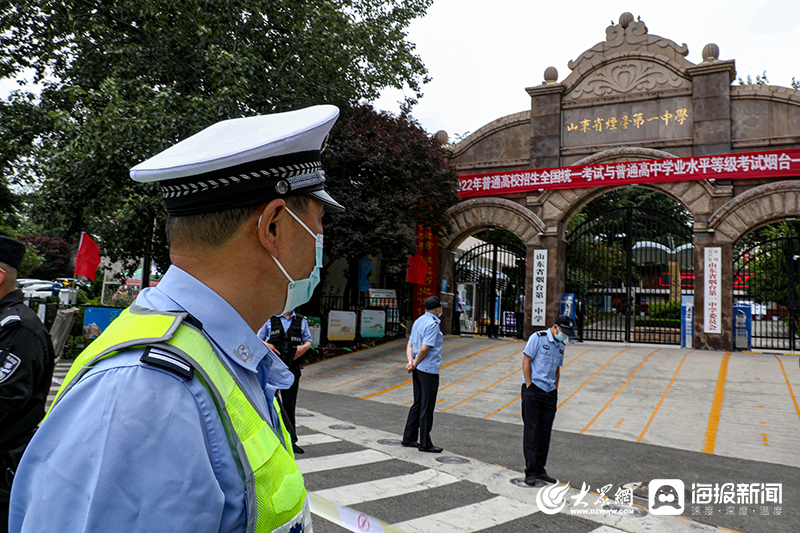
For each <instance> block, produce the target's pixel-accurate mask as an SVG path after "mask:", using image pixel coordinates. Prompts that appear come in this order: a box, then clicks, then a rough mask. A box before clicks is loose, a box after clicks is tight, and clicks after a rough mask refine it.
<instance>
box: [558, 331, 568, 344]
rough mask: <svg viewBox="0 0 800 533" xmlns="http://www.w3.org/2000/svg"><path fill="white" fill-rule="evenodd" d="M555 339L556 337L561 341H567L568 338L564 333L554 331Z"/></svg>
mask: <svg viewBox="0 0 800 533" xmlns="http://www.w3.org/2000/svg"><path fill="white" fill-rule="evenodd" d="M556 339H558V340H559V341H561V342H567V339H569V337H568V336H567V334H566V333H562V332H561V331H559V332H558V333H556Z"/></svg>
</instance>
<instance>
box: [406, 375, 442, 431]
mask: <svg viewBox="0 0 800 533" xmlns="http://www.w3.org/2000/svg"><path fill="white" fill-rule="evenodd" d="M411 378H412V381H413V383H414V403H413V404H411V409H409V410H408V419H407V420H406V429H405V431H404V432H403V442H414V441H416V440H417V435H419V445H420V446H423V447H428V446H433V443H432V442H431V428H432V427H433V409H434V407H436V394H437V393H438V392H439V374H429V373H427V372H422V371H421V370H416V369H415V370H413V371H412V372H411Z"/></svg>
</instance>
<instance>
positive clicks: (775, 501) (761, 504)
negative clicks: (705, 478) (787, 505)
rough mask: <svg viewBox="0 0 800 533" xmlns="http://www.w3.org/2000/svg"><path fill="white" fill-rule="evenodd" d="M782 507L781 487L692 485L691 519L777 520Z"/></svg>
mask: <svg viewBox="0 0 800 533" xmlns="http://www.w3.org/2000/svg"><path fill="white" fill-rule="evenodd" d="M782 504H783V484H782V483H722V484H720V483H692V507H691V508H692V510H691V514H692V515H703V514H705V515H712V514H715V513H714V511H715V510H716V511H717V512H718V513H721V514H724V515H725V516H747V515H753V516H755V515H758V516H770V505H772V508H771V509H772V515H773V516H778V515H781V514H783V513H782ZM701 506H704V507H701Z"/></svg>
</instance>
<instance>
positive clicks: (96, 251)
mask: <svg viewBox="0 0 800 533" xmlns="http://www.w3.org/2000/svg"><path fill="white" fill-rule="evenodd" d="M98 266H100V247H99V246H97V245H96V244H95V243H94V241H93V240H92V238H91V237H89V235H88V234H87V233H86V232H85V231H84V232H83V233H81V244H80V245H79V246H78V256H77V257H76V258H75V275H76V276H85V277H87V278H89V279H91V280H94V279H95V273H96V272H97V267H98Z"/></svg>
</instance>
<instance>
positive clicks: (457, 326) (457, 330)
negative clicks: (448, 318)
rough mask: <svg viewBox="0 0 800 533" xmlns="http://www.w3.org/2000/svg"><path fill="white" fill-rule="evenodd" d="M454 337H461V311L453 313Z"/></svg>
mask: <svg viewBox="0 0 800 533" xmlns="http://www.w3.org/2000/svg"><path fill="white" fill-rule="evenodd" d="M453 335H461V311H454V312H453Z"/></svg>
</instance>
